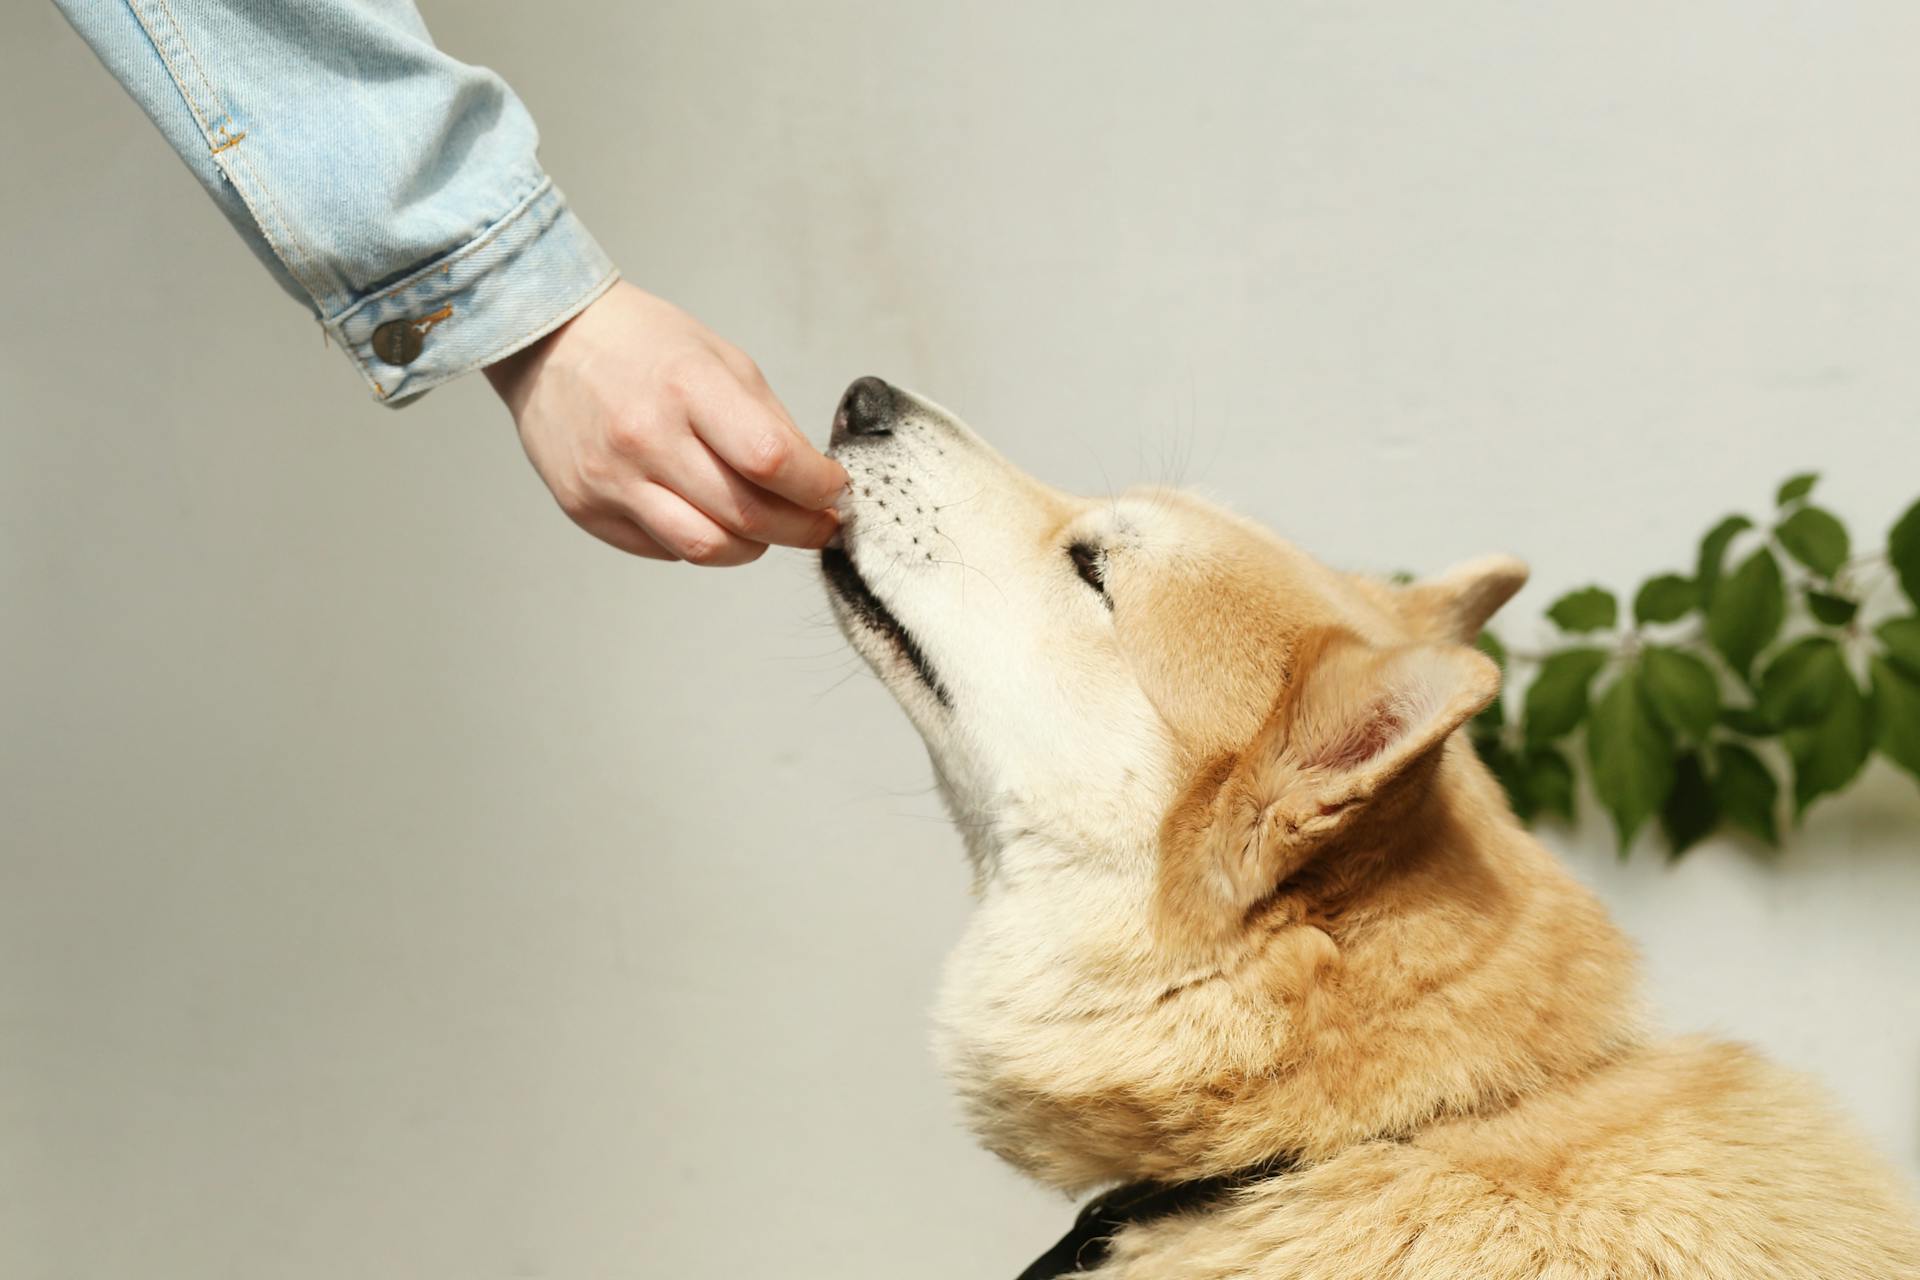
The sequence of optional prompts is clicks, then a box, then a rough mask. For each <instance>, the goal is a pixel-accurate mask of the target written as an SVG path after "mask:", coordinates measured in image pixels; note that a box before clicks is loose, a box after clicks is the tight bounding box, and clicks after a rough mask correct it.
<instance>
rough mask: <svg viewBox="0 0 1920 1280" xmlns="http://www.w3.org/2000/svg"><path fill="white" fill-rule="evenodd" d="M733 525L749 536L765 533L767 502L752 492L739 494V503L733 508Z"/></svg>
mask: <svg viewBox="0 0 1920 1280" xmlns="http://www.w3.org/2000/svg"><path fill="white" fill-rule="evenodd" d="M733 527H734V529H735V530H737V531H738V532H739V533H741V534H744V535H745V536H747V537H749V538H753V537H758V536H759V535H760V534H762V533H765V532H766V528H767V504H766V503H764V502H762V501H760V499H758V498H756V497H754V496H753V495H752V494H743V495H741V497H740V502H739V505H738V506H736V507H735V508H734V513H733Z"/></svg>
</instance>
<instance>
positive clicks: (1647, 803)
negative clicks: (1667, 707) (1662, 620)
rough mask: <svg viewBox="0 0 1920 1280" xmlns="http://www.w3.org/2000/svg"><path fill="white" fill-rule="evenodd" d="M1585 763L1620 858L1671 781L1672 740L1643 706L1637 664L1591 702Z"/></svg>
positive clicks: (1663, 798)
mask: <svg viewBox="0 0 1920 1280" xmlns="http://www.w3.org/2000/svg"><path fill="white" fill-rule="evenodd" d="M1587 764H1588V765H1589V767H1590V768H1591V769H1592V771H1593V789H1594V791H1595V792H1597V793H1598V794H1599V796H1600V803H1602V804H1604V805H1605V806H1606V807H1607V812H1609V813H1611V814H1612V815H1613V825H1614V830H1615V831H1617V832H1618V833H1619V837H1620V854H1621V856H1622V857H1625V856H1626V852H1627V849H1628V847H1629V846H1631V845H1632V843H1633V837H1634V836H1635V835H1637V834H1638V833H1639V831H1640V828H1641V826H1642V825H1643V824H1644V823H1645V822H1646V820H1647V819H1648V818H1649V817H1651V816H1652V815H1653V814H1654V813H1656V812H1657V811H1658V810H1659V809H1660V807H1661V806H1662V805H1664V804H1665V803H1666V801H1667V795H1668V794H1669V793H1670V792H1671V791H1672V790H1673V779H1674V765H1673V739H1672V738H1671V737H1669V736H1668V734H1667V731H1666V728H1665V727H1664V726H1663V725H1662V724H1661V723H1660V721H1659V720H1658V719H1656V718H1655V717H1654V714H1653V711H1652V709H1651V708H1650V707H1648V706H1647V699H1646V695H1645V691H1644V690H1643V689H1642V688H1641V683H1640V670H1639V668H1638V667H1628V668H1627V669H1626V670H1625V671H1622V672H1621V673H1620V676H1619V678H1618V679H1616V680H1615V681H1614V682H1613V683H1612V684H1611V685H1609V686H1607V690H1606V692H1605V693H1603V694H1601V695H1600V701H1599V702H1597V703H1596V704H1594V708H1593V718H1592V721H1591V723H1589V725H1588V726H1587Z"/></svg>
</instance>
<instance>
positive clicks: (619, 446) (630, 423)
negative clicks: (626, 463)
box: [607, 414, 654, 458]
mask: <svg viewBox="0 0 1920 1280" xmlns="http://www.w3.org/2000/svg"><path fill="white" fill-rule="evenodd" d="M653 437H654V431H653V423H652V422H651V421H649V420H648V419H647V418H645V417H643V416H641V415H639V414H625V415H622V416H621V417H618V418H615V419H614V420H613V422H612V423H611V424H609V425H608V427H607V443H608V444H609V445H611V446H612V447H613V450H614V452H616V453H619V454H621V455H623V456H625V457H629V458H637V457H640V456H641V455H643V454H644V453H646V452H647V450H648V449H649V448H650V447H651V446H652V443H653Z"/></svg>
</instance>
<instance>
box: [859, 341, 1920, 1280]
mask: <svg viewBox="0 0 1920 1280" xmlns="http://www.w3.org/2000/svg"><path fill="white" fill-rule="evenodd" d="M833 452H834V454H835V456H837V457H838V458H839V459H840V461H841V462H842V463H844V464H845V466H846V467H847V470H848V472H849V473H850V474H851V476H852V477H853V487H852V490H851V492H850V496H849V498H848V501H847V503H846V506H845V508H844V509H843V514H844V515H845V516H846V518H847V523H846V531H845V538H844V544H843V546H842V547H839V548H835V549H830V550H829V551H828V552H826V553H825V555H824V557H823V567H824V568H825V571H826V576H827V579H828V582H829V586H830V594H831V596H832V598H833V600H834V602H835V607H836V612H837V613H838V615H839V617H840V619H841V623H842V626H843V629H844V630H845V631H846V633H847V635H848V637H849V639H850V641H851V642H852V644H853V645H854V647H855V648H856V649H858V650H859V651H860V653H861V654H862V655H863V656H864V657H865V658H866V659H867V660H868V662H870V663H871V664H872V665H873V667H874V668H875V669H876V670H877V671H878V672H879V674H880V675H881V677H882V678H883V679H884V680H885V681H886V683H887V684H888V685H889V686H890V688H891V689H892V691H893V692H894V694H895V695H896V697H897V698H898V699H899V701H900V703H901V705H902V706H903V707H904V708H905V710H906V712H907V714H908V715H909V716H910V717H911V718H912V719H913V722H914V724H915V725H916V726H917V727H918V729H919V730H920V732H921V734H922V736H924V737H925V739H926V741H927V744H928V748H929V753H930V755H931V757H932V760H933V765H934V770H935V773H936V775H937V778H938V782H939V787H940V790H941V793H942V795H943V797H944V798H945V801H946V803H947V805H948V807H949V809H950V810H951V812H952V814H953V816H954V818H955V820H956V822H957V824H958V826H959V828H960V830H961V832H962V833H963V835H964V837H965V840H966V845H967V849H968V852H969V855H970V857H971V859H972V861H973V864H974V868H975V872H976V876H975V880H976V893H977V897H978V906H977V909H976V911H975V912H974V915H973V917H972V920H971V923H970V924H969V927H968V929H967V931H966V935H965V938H964V940H963V941H962V942H961V944H960V947H959V949H958V950H957V952H956V953H955V954H954V956H953V957H952V960H951V962H950V965H949V970H948V974H947V979H946V982H945V984H944V991H943V994H942V997H941V1000H940V1005H939V1011H938V1027H939V1030H938V1044H939V1048H940V1052H941V1055H942V1058H943V1060H944V1063H945V1065H946V1067H947V1069H948V1070H949V1072H950V1073H951V1075H952V1077H953V1079H954V1081H955V1083H956V1085H957V1087H958V1089H959V1091H960V1093H961V1095H962V1097H963V1098H964V1099H965V1104H966V1108H967V1112H968V1115H969V1117H970V1119H971V1121H972V1124H973V1126H974V1127H975V1128H976V1130H977V1131H978V1133H979V1135H980V1137H981V1138H982V1140H983V1141H984V1142H985V1143H986V1144H987V1145H988V1146H989V1147H990V1148H992V1149H993V1150H994V1151H996V1152H998V1153H999V1154H1000V1155H1002V1156H1004V1157H1005V1158H1006V1159H1008V1160H1009V1161H1011V1162H1012V1163H1013V1164H1015V1165H1017V1166H1018V1167H1019V1168H1021V1169H1023V1170H1025V1171H1026V1172H1028V1173H1030V1174H1032V1175H1033V1176H1034V1177H1036V1178H1039V1179H1041V1180H1042V1181H1044V1182H1047V1183H1050V1184H1052V1185H1053V1186H1056V1187H1059V1188H1062V1189H1064V1190H1066V1191H1069V1192H1080V1191H1084V1190H1087V1189H1090V1188H1094V1187H1099V1186H1105V1185H1109V1184H1115V1183H1129V1182H1135V1181H1138V1180H1143V1179H1150V1180H1154V1181H1156V1182H1157V1183H1161V1184H1171V1185H1173V1186H1174V1187H1175V1189H1176V1190H1179V1189H1180V1188H1199V1189H1200V1191H1203V1192H1207V1194H1204V1195H1203V1194H1199V1193H1198V1192H1196V1193H1194V1194H1192V1195H1189V1196H1187V1198H1186V1199H1185V1200H1180V1201H1179V1203H1178V1207H1177V1210H1176V1211H1170V1212H1162V1213H1159V1214H1158V1215H1157V1216H1151V1217H1145V1218H1142V1219H1140V1220H1135V1221H1127V1222H1122V1223H1119V1224H1117V1225H1114V1226H1112V1227H1110V1228H1105V1227H1103V1228H1099V1229H1098V1230H1097V1231H1096V1232H1095V1234H1096V1235H1098V1236H1099V1237H1100V1239H1099V1240H1098V1241H1096V1242H1095V1247H1094V1248H1092V1250H1091V1251H1090V1252H1089V1251H1087V1250H1086V1249H1085V1248H1084V1247H1083V1246H1084V1242H1083V1244H1082V1245H1075V1246H1074V1249H1073V1250H1072V1252H1074V1253H1075V1254H1076V1255H1077V1259H1078V1262H1079V1264H1080V1265H1082V1266H1086V1265H1089V1263H1091V1267H1092V1269H1090V1270H1087V1271H1085V1272H1084V1274H1088V1275H1092V1276H1097V1277H1100V1278H1101V1280H1119V1278H1120V1277H1128V1278H1140V1280H1145V1278H1153V1280H1164V1278H1168V1277H1181V1278H1183V1280H1198V1278H1201V1277H1222V1278H1224V1277H1242V1278H1251V1277H1273V1278H1274V1280H1282V1278H1284V1280H1509V1278H1511V1280H1521V1278H1522V1277H1526V1278H1529V1280H1531V1278H1534V1277H1551V1278H1553V1280H1575V1278H1579V1280H1696V1278H1698V1280H1706V1278H1708V1277H1711V1278H1713V1280H1760V1278H1762V1277H1766V1278H1770V1280H1771V1278H1778V1280H1787V1278H1788V1277H1792V1278H1794V1280H1895V1278H1909V1280H1910V1278H1914V1277H1920V1231H1917V1230H1916V1226H1915V1221H1914V1214H1913V1211H1912V1209H1911V1208H1910V1207H1909V1203H1908V1201H1907V1198H1906V1192H1905V1190H1904V1189H1903V1188H1902V1186H1901V1185H1900V1183H1899V1180H1898V1178H1897V1177H1896V1175H1895V1174H1894V1173H1893V1172H1892V1171H1891V1169H1890V1168H1889V1167H1887V1166H1886V1165H1885V1163H1884V1162H1883V1161H1881V1160H1880V1159H1879V1158H1877V1157H1876V1156H1875V1155H1874V1154H1872V1153H1871V1152H1870V1151H1869V1149H1868V1148H1867V1146H1866V1145H1865V1144H1864V1143H1863V1142H1861V1141H1860V1140H1859V1139H1858V1138H1856V1137H1855V1136H1854V1134H1853V1132H1852V1130H1851V1129H1850V1128H1849V1127H1848V1126H1847V1125H1846V1124H1845V1123H1844V1122H1843V1121H1842V1120H1841V1119H1840V1118H1839V1117H1837V1116H1836V1115H1835V1113H1834V1111H1833V1109H1832V1108H1831V1107H1830V1106H1829V1105H1828V1104H1827V1102H1826V1101H1825V1100H1824V1099H1823V1098H1822V1097H1821V1096H1820V1095H1819V1093H1818V1091H1817V1090H1816V1089H1814V1088H1813V1087H1811V1086H1810V1085H1808V1084H1807V1083H1805V1082H1804V1081H1802V1080H1800V1079H1798V1078H1796V1077H1794V1076H1792V1075H1790V1074H1788V1073H1787V1072H1784V1071H1782V1070H1780V1069H1779V1068H1776V1067H1774V1066H1772V1065H1771V1064H1769V1063H1767V1062H1766V1061H1764V1060H1762V1059H1761V1058H1760V1057H1758V1056H1757V1055H1755V1054H1754V1053H1752V1052H1750V1051H1749V1050H1746V1049H1744V1048H1741V1047H1738V1046H1735V1045H1728V1044H1718V1043H1713V1042H1710V1041H1704V1040H1666V1039H1660V1038H1656V1037H1652V1036H1650V1035H1649V1034H1648V1032H1647V1031H1646V1030H1645V1029H1644V1028H1643V1026H1642V1023H1641V1018H1640V1009H1639V1005H1638V1001H1637V997H1636V993H1635V973H1634V968H1635V962H1634V956H1633V952H1632V949H1631V948H1630V947H1629V945H1628V944H1627V942H1626V941H1625V940H1624V939H1623V938H1622V937H1621V935H1620V933H1619V931H1618V930H1617V929H1616V928H1615V927H1614V925H1613V924H1612V923H1611V921H1610V920H1609V919H1608V918H1607V915H1606V912H1605V911H1604V910H1603V909H1602V908H1601V907H1600V905H1599V904H1598V902H1596V901H1595V899H1594V897H1593V895H1592V894H1590V893H1589V892H1587V890H1585V889H1584V888H1582V887H1581V886H1580V885H1579V884H1577V883H1576V882H1575V881H1574V880H1573V879H1572V877H1571V876H1569V875H1568V874H1567V873H1566V872H1565V871H1564V870H1562V869H1561V867H1560V866H1559V865H1558V864H1557V863H1556V862H1555V861H1554V859H1553V858H1552V857H1551V856H1550V855H1549V854H1548V853H1547V852H1546V851H1545V850H1544V849H1543V848H1542V847H1541V846H1540V844H1539V843H1538V842H1537V841H1535V840H1534V839H1533V838H1532V837H1531V836H1530V835H1529V834H1528V833H1527V832H1526V831H1525V830H1523V829H1522V828H1521V827H1520V825H1519V824H1518V823H1517V822H1516V821H1515V820H1514V817H1513V815H1512V813H1511V812H1510V811H1509V809H1508V807H1507V804H1506V802H1505V799H1504V797H1503V796H1502V794H1501V792H1500V789H1499V787H1498V786H1497V784H1496V783H1495V782H1494V781H1493V779H1492V778H1491V777H1490V776H1489V775H1488V773H1487V771H1486V770H1485V769H1483V768H1482V767H1481V765H1480V764H1479V762H1478V761H1477V760H1476V758H1475V757H1474V754H1473V752H1472V750H1471V748H1470V747H1468V745H1467V744H1466V743H1465V742H1464V741H1463V739H1462V738H1461V736H1460V735H1458V734H1456V733H1455V732H1454V731H1455V730H1456V729H1458V728H1459V727H1460V725H1461V724H1462V723H1463V722H1464V721H1466V720H1467V719H1468V718H1469V717H1470V716H1472V715H1473V714H1474V713H1475V712H1476V711H1477V710H1479V709H1480V708H1481V707H1483V706H1485V705H1486V704H1487V702H1488V701H1489V700H1490V699H1492V698H1493V696H1494V694H1495V692H1496V690H1497V688H1498V684H1499V673H1498V671H1497V670H1496V669H1495V667H1494V665H1493V664H1492V663H1491V662H1490V661H1488V660H1487V659H1486V658H1485V657H1483V656H1482V655H1480V654H1479V653H1477V652H1476V651H1475V650H1473V649H1472V648H1470V647H1469V642H1470V641H1471V640H1472V638H1473V637H1474V635H1475V634H1476V633H1477V632H1478V630H1479V629H1480V626H1481V624H1482V623H1484V622H1485V621H1486V619H1487V617H1488V616H1489V615H1490V614H1492V613H1493V611H1494V610H1495V609H1497V608H1498V607H1499V606H1500V605H1501V604H1502V603H1503V602H1504V601H1505V600H1506V599H1507V598H1508V597H1509V596H1511V595H1512V594H1513V592H1514V591H1515V590H1517V589H1518V588H1519V586H1520V584H1521V582H1522V581H1523V579H1524V577H1525V569H1524V567H1523V566H1522V565H1520V564H1519V563H1518V562H1516V561H1514V560H1511V559H1507V558H1504V557H1496V558H1491V559H1487V560H1483V561H1478V562H1475V563H1472V564H1469V565H1465V566H1462V567H1461V568H1459V569H1456V570H1454V571H1452V572H1450V573H1448V574H1445V575H1443V576H1442V577H1440V578H1438V579H1435V580H1432V581H1429V582H1425V583H1420V584H1417V585H1414V586H1411V587H1406V588H1394V587H1390V586H1387V585H1385V584H1383V583H1379V582H1375V581H1371V580H1366V579H1360V578H1355V577H1351V576H1348V575H1344V574H1341V573H1337V572H1334V571H1332V570H1329V569H1327V568H1324V567H1322V566H1321V565H1319V564H1317V563H1316V562H1314V561H1313V560H1311V559H1309V558H1308V557H1307V556H1305V555H1303V554H1302V553H1301V552H1299V551H1298V550H1296V549H1294V548H1293V547H1291V546H1289V545H1287V544H1286V543H1284V542H1282V541H1280V540H1278V539H1277V538H1275V537H1273V536H1272V535H1271V534H1269V533H1267V532H1266V531H1264V530H1262V529H1260V528H1258V527H1256V526H1254V525H1252V524H1250V523H1248V522H1247V521H1244V520H1241V519H1239V518H1236V517H1234V516H1232V515H1229V514H1226V513H1224V512H1222V511H1220V510H1218V509H1216V508H1214V507H1212V506H1209V505H1207V504H1205V503H1203V502H1201V501H1199V500H1197V499H1195V498H1193V497H1190V496H1187V495H1184V494H1180V493H1176V492H1168V491H1159V490H1155V491H1145V492H1132V493H1128V494H1126V495H1124V496H1122V497H1120V498H1118V499H1115V500H1084V499H1080V498H1075V497H1071V496H1068V495H1066V494H1063V493H1060V492H1057V491H1055V490H1053V489H1050V488H1047V487H1045V486H1043V485H1041V484H1040V483H1038V482H1037V481H1035V480H1033V479H1032V478H1030V477H1028V476H1026V475H1024V474H1022V473H1021V472H1019V471H1018V470H1016V469H1015V468H1013V467H1012V466H1011V465H1009V464H1008V463H1007V462H1006V461H1004V460H1003V459H1002V458H1000V457H999V456H998V455H996V454H995V453H993V452H992V451H991V450H990V449H988V448H987V447H986V446H985V445H984V444H983V443H982V442H981V441H980V440H979V439H978V438H977V437H976V436H974V435H973V433H971V432H970V431H968V430H967V429H966V428H965V427H964V426H962V425H961V424H960V423H959V422H957V421H956V420H955V419H954V418H953V417H951V416H950V415H948V414H946V413H945V412H943V411H942V410H940V409H938V408H937V407H935V406H933V405H931V404H928V403H926V402H925V401H922V400H919V399H917V398H914V397H912V396H909V395H907V394H906V393H904V392H900V391H897V390H896V389H894V388H891V387H889V386H887V384H885V383H883V382H880V381H879V380H878V379H862V380H861V381H860V382H857V383H855V384H854V385H853V387H852V388H851V389H850V390H849V392H848V394H847V398H846V400H845V401H844V402H843V404H842V406H841V410H840V413H839V415H838V417H837V418H836V421H835V429H834V449H833ZM1247 1170H1253V1171H1256V1172H1254V1173H1240V1174H1236V1173H1235V1171H1247ZM1209 1178H1214V1179H1217V1181H1216V1182H1206V1181H1202V1180H1205V1179H1209ZM1181 1194H1182V1195H1185V1194H1186V1193H1185V1192H1181ZM1176 1198H1177V1197H1176ZM1073 1262H1074V1259H1073V1258H1069V1259H1068V1261H1067V1263H1066V1264H1065V1266H1064V1270H1067V1271H1071V1270H1073ZM1058 1273H1060V1271H1057V1270H1056V1271H1044V1272H1042V1271H1036V1272H1033V1273H1032V1274H1058Z"/></svg>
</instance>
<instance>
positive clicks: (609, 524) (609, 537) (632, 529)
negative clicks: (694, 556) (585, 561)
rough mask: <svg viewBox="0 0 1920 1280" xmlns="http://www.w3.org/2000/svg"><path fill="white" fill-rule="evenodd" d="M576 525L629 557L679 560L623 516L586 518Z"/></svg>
mask: <svg viewBox="0 0 1920 1280" xmlns="http://www.w3.org/2000/svg"><path fill="white" fill-rule="evenodd" d="M578 523H579V525H580V527H581V528H582V529H585V530H586V531H587V532H588V533H590V534H592V535H593V536H594V537H596V538H598V539H600V541H602V542H604V543H606V544H607V545H608V546H611V547H618V548H619V549H620V550H622V551H625V552H627V553H628V554H629V555H636V556H641V557H644V558H645V559H648V560H678V559H679V558H680V557H679V556H676V555H675V554H673V552H671V551H669V550H667V549H666V548H665V547H663V546H661V545H660V544H659V543H658V542H656V541H655V540H654V539H653V537H652V536H651V535H650V534H648V533H647V531H646V530H645V529H642V528H641V527H640V526H639V525H637V524H635V523H634V522H633V521H631V520H629V519H627V518H626V517H624V516H617V515H611V514H609V515H598V516H587V517H585V518H583V519H581V520H580V521H578Z"/></svg>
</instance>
